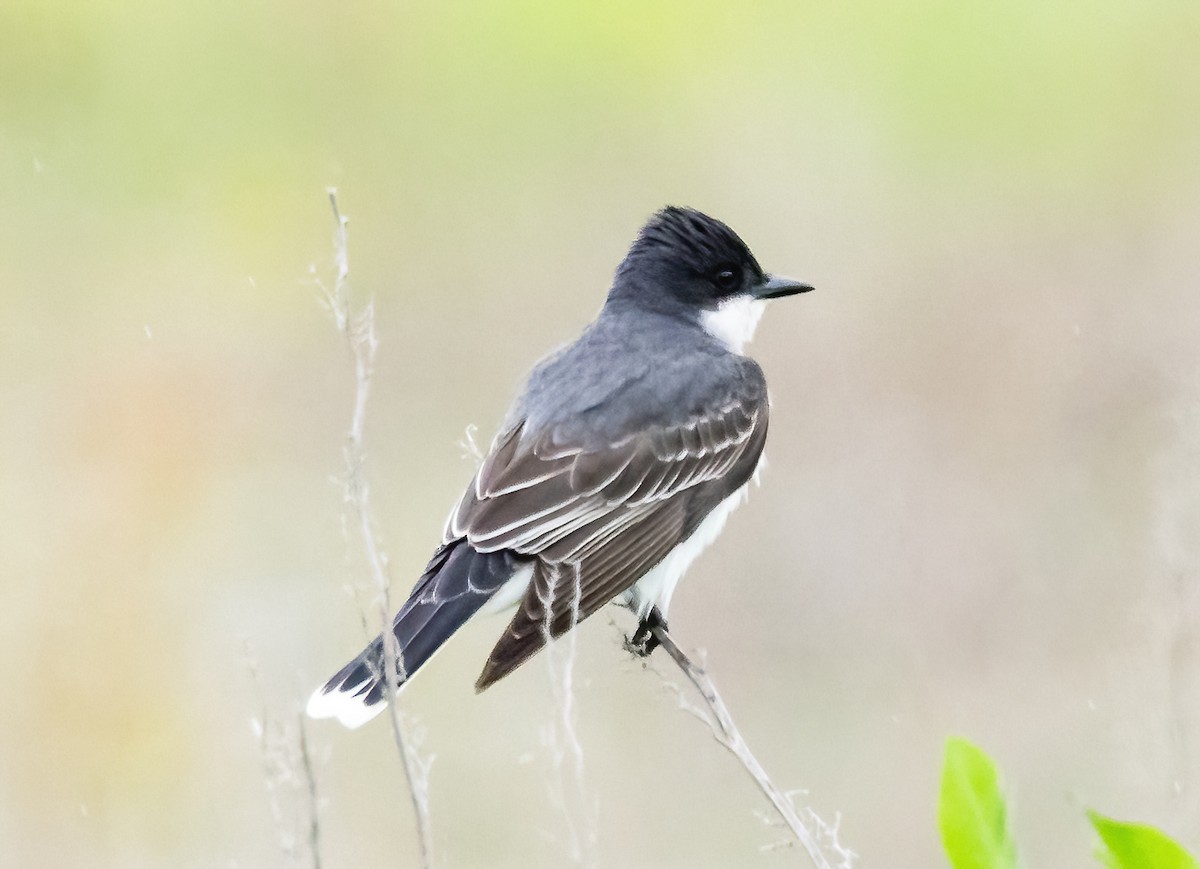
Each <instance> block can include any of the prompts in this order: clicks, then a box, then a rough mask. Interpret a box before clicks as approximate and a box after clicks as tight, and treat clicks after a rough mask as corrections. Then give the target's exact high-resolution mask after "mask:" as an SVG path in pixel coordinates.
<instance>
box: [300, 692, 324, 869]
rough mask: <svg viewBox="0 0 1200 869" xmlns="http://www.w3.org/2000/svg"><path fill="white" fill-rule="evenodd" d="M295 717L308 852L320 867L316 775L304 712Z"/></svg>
mask: <svg viewBox="0 0 1200 869" xmlns="http://www.w3.org/2000/svg"><path fill="white" fill-rule="evenodd" d="M296 717H297V724H296V727H297V728H298V729H299V732H300V768H301V769H302V770H303V771H304V782H305V784H306V785H307V788H306V790H307V792H308V853H309V854H310V855H311V856H312V867H313V869H321V827H320V823H319V821H318V817H317V808H318V800H317V776H316V774H315V773H314V772H313V764H312V754H311V753H310V752H309V750H308V730H307V729H306V728H305V726H304V713H303V712H301V713H300V714H299V715H297V716H296Z"/></svg>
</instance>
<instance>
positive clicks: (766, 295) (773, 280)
mask: <svg viewBox="0 0 1200 869" xmlns="http://www.w3.org/2000/svg"><path fill="white" fill-rule="evenodd" d="M812 290H813V287H810V286H809V285H808V284H802V283H800V282H799V281H793V280H792V279H791V278H781V277H779V276H777V275H763V279H762V281H761V282H760V283H759V284H758V285H757V286H755V287H754V288H752V289H751V290H750V292H751V294H752V295H753V296H754V298H756V299H778V298H780V297H781V296H794V295H796V294H797V293H808V292H812Z"/></svg>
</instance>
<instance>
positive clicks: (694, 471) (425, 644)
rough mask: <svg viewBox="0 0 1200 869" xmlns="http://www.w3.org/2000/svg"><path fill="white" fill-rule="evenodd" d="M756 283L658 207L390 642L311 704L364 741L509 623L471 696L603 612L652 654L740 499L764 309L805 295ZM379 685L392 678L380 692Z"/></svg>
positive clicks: (531, 390)
mask: <svg viewBox="0 0 1200 869" xmlns="http://www.w3.org/2000/svg"><path fill="white" fill-rule="evenodd" d="M811 289H812V287H810V286H808V285H807V284H802V283H799V282H798V281H793V280H790V279H788V278H781V277H776V276H774V275H770V274H766V273H765V272H763V270H762V268H760V267H759V265H758V262H757V261H756V260H755V259H754V256H753V254H751V253H750V250H749V249H748V248H747V247H746V245H745V243H744V242H743V241H742V240H741V239H740V238H738V236H737V235H736V234H735V233H734V232H733V230H731V229H730V228H729V227H728V226H726V225H725V224H724V223H721V222H720V221H719V220H714V219H713V218H711V217H708V216H706V215H704V214H701V213H700V212H698V211H693V210H692V209H688V208H676V207H669V208H665V209H663V210H662V211H660V212H658V213H657V214H656V215H654V217H652V218H651V219H650V221H649V222H648V223H647V224H646V225H645V226H644V227H643V228H642V231H641V232H640V233H639V234H638V237H637V240H636V241H634V243H633V245H632V247H630V249H629V253H628V254H627V255H626V257H625V259H624V261H623V262H622V263H621V265H620V266H619V267H618V268H617V272H616V276H615V278H614V280H613V284H612V288H611V289H610V290H609V292H608V298H607V300H606V301H605V303H604V307H603V308H602V309H601V311H600V314H599V316H597V317H596V320H595V322H593V323H592V324H591V325H590V326H588V327H587V328H586V329H585V330H584V332H583V334H582V335H581V336H580V337H579V339H578V340H577V341H575V343H573V344H571V345H569V346H567V347H564V348H562V349H561V350H559V351H557V352H555V353H553V354H551V355H550V356H549V357H547V358H546V359H544V360H543V361H542V362H540V363H538V365H537V366H536V367H535V368H534V369H533V371H532V372H531V373H530V374H529V376H528V378H527V379H526V381H525V386H524V389H523V390H522V391H521V393H520V395H519V396H518V397H517V399H516V401H515V402H513V405H512V408H511V409H510V410H509V412H508V415H507V417H506V418H505V420H504V423H503V424H502V425H501V427H500V432H499V434H497V435H496V438H495V440H494V441H493V442H492V447H491V450H490V451H489V452H488V455H487V457H486V458H485V459H484V460H483V464H482V465H480V467H479V470H478V471H477V472H476V474H475V479H474V480H472V481H471V484H470V486H468V487H467V491H466V493H465V494H464V495H463V497H462V500H461V501H459V503H458V506H456V507H455V508H454V510H453V511H452V512H451V514H450V518H449V519H448V520H447V522H446V530H445V533H444V534H443V537H442V544H441V546H439V547H438V549H437V551H436V552H435V553H434V554H433V558H432V559H431V560H430V562H429V565H428V566H427V567H426V568H425V573H424V574H422V576H421V578H420V579H419V580H418V581H417V584H416V586H415V587H414V588H413V591H412V594H411V595H410V596H409V598H408V600H407V601H406V602H405V604H404V606H403V607H401V608H400V612H399V613H397V614H396V617H395V619H394V620H393V621H392V632H393V634H394V635H395V638H396V641H397V642H396V644H395V645H394V646H393V649H395V648H398V649H399V654H398V656H397V655H396V654H393V655H392V657H393V658H398V666H396V667H395V668H394V670H393V669H392V668H386V667H385V651H384V645H383V638H382V636H381V637H377V638H376V639H375V640H374V641H373V642H372V643H371V644H370V645H369V646H367V648H366V649H365V650H364V651H363V653H362V654H360V655H359V656H358V657H357V658H355V659H354V660H353V661H351V662H350V663H349V664H347V665H346V666H345V667H343V668H342V669H341V670H339V671H338V673H337V675H335V676H334V677H333V678H332V679H330V680H329V682H327V683H326V684H325V686H324V687H323V688H320V689H318V690H317V691H316V693H314V694H313V696H312V699H311V700H309V703H308V714H309V715H311V716H313V717H315V718H327V717H336V718H338V719H339V720H340V721H341V722H342V723H343V724H345V725H347V726H349V727H357V726H358V725H360V724H362V723H363V722H365V721H367V720H368V719H370V718H372V717H373V716H374V715H376V714H377V713H378V712H379V711H381V710H382V709H383V708H384V705H385V704H384V699H385V698H384V691H385V683H386V682H391V683H394V684H393V685H392V687H393V688H394V689H395V690H398V689H399V688H400V687H401V686H402V685H403V684H404V682H405V681H406V680H407V679H409V678H411V677H412V676H413V674H415V673H416V672H417V670H418V669H420V667H421V666H422V665H423V664H424V663H425V662H426V661H428V660H429V658H430V657H432V655H433V654H434V652H436V651H437V650H438V649H439V648H440V647H441V646H442V644H443V643H445V642H446V640H448V639H449V638H450V636H451V635H452V634H453V633H454V632H455V631H457V630H458V629H459V628H461V627H462V626H463V624H464V623H466V621H467V620H468V619H470V618H472V617H473V616H475V615H478V614H480V613H495V612H505V611H509V612H511V611H512V610H513V609H514V608H515V610H516V612H515V614H514V615H513V616H512V620H511V621H510V622H509V624H508V628H507V629H506V630H505V631H504V634H503V635H502V636H501V637H500V640H499V641H498V642H497V643H496V646H495V648H493V649H492V653H491V655H490V656H489V657H488V660H487V663H486V664H485V665H484V667H483V672H482V673H481V674H480V676H479V680H478V681H477V682H476V683H475V689H476V691H482V690H483V689H485V688H487V687H488V686H489V685H491V684H493V683H494V682H496V681H498V680H499V679H502V678H504V677H505V676H507V675H508V674H509V673H511V672H512V671H513V670H514V669H516V668H517V667H519V666H520V665H521V664H523V663H524V662H525V661H527V660H528V659H529V658H530V657H532V656H533V655H534V654H535V653H536V652H537V651H538V650H539V649H541V648H542V647H543V646H544V645H546V643H547V642H548V641H549V640H550V639H552V638H556V637H559V636H561V635H562V634H564V633H566V632H567V631H568V630H570V629H571V628H572V627H574V626H575V625H576V624H577V623H578V622H580V621H581V620H583V619H585V618H587V617H588V616H590V615H591V614H592V613H594V612H596V611H597V610H598V609H600V608H601V607H602V606H604V604H606V603H609V602H610V601H620V602H623V603H625V604H626V605H628V606H629V608H630V609H632V610H633V611H634V612H635V613H636V614H637V617H638V620H639V628H638V631H637V633H635V634H634V637H633V639H632V641H631V642H632V643H633V644H634V645H635V647H637V648H638V649H639V650H640V651H641V653H643V654H648V653H649V651H650V650H652V649H653V647H654V641H653V638H652V637H651V634H650V632H651V629H652V628H653V626H654V625H655V624H665V614H666V612H667V607H668V606H669V604H670V602H671V596H672V594H673V593H674V591H675V584H676V583H677V582H678V581H679V578H680V577H681V576H682V575H683V573H684V571H685V570H687V568H688V566H689V565H690V564H691V563H692V561H693V560H694V559H695V558H696V556H697V555H699V554H700V552H701V550H703V549H704V548H705V547H706V546H708V544H710V543H711V542H712V541H713V540H714V539H715V538H716V536H717V534H718V533H719V532H720V531H721V528H722V526H723V525H724V524H725V520H726V518H727V517H728V516H729V514H730V512H731V511H732V510H733V509H734V508H735V507H736V506H737V505H738V504H739V503H741V501H742V500H743V498H744V497H745V490H746V484H747V482H748V481H749V480H750V478H751V477H752V476H753V475H754V472H755V469H756V468H757V467H758V464H759V460H760V458H761V457H762V451H763V444H764V442H765V441H766V438H767V416H768V408H769V401H768V399H767V383H766V380H765V379H764V377H763V373H762V369H761V368H759V367H758V363H756V362H755V361H754V360H752V359H750V358H748V357H747V356H745V355H743V350H744V349H745V345H746V342H747V341H749V340H750V337H751V335H752V334H753V332H754V327H755V326H756V325H757V323H758V320H759V317H760V316H761V315H762V311H763V308H764V306H765V302H766V300H767V299H774V298H778V297H780V296H790V295H794V294H796V293H803V292H807V291H808V290H811ZM385 671H392V672H394V676H392V677H390V678H386V679H385V678H384V673H385Z"/></svg>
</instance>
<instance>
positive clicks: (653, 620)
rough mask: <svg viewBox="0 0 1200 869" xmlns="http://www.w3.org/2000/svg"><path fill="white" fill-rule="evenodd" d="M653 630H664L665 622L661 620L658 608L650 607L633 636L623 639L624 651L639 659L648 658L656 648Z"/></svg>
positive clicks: (656, 643)
mask: <svg viewBox="0 0 1200 869" xmlns="http://www.w3.org/2000/svg"><path fill="white" fill-rule="evenodd" d="M655 628H662V629H663V630H666V629H667V620H666V619H665V618H663V614H662V613H661V612H659V609H658V607H651V608H650V612H648V613H646V617H645V618H644V619H642V620H641V621H640V622H639V623H638V627H637V630H636V631H634V632H633V636H632V637H626V638H625V649H626V650H627V651H629V652H630V653H631V654H634V655H636V656H637V657H639V658H646V657H649V655H650V653H651V652H653V651H654V650H655V649H657V648H658V637H656V636H654V629H655Z"/></svg>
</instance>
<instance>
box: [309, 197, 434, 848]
mask: <svg viewBox="0 0 1200 869" xmlns="http://www.w3.org/2000/svg"><path fill="white" fill-rule="evenodd" d="M328 193H329V203H330V205H331V206H332V208H333V216H334V218H335V220H336V221H337V230H336V235H335V236H334V266H335V274H334V281H333V287H332V289H330V288H327V287H325V286H323V285H320V284H319V285H320V286H321V288H322V289H323V290H324V291H325V302H326V305H327V306H328V307H329V310H330V312H331V313H332V315H333V318H334V323H335V324H336V325H337V328H338V331H339V332H341V333H342V334H343V335H344V336H345V337H346V343H347V347H348V349H349V351H350V356H351V359H352V360H353V362H354V412H353V415H352V417H351V420H350V430H349V432H348V434H347V438H346V445H345V448H344V450H343V453H344V457H345V463H346V470H345V477H344V486H345V499H346V504H347V506H348V507H349V509H350V510H351V512H352V513H353V517H354V520H355V522H356V524H357V525H358V531H359V536H360V537H361V539H362V543H363V550H364V554H365V556H366V560H367V565H368V568H369V569H370V572H371V576H372V579H373V580H374V582H375V586H376V588H377V589H378V592H379V601H380V603H379V608H380V613H381V621H382V625H383V655H384V669H385V673H383V674H381V675H382V676H383V678H384V684H385V685H388V684H398V683H399V682H402V681H403V676H404V662H403V659H402V658H403V656H402V655H401V653H400V649H399V648H398V644H397V643H396V638H395V635H394V634H393V633H392V631H391V630H390V629H389V623H390V619H391V611H392V607H391V595H390V592H389V586H390V584H389V581H388V579H389V577H388V558H387V554H386V553H385V552H384V551H383V547H382V546H381V545H380V543H379V539H378V536H377V535H376V533H375V522H374V519H373V516H372V513H371V504H370V488H369V485H368V483H367V479H366V472H365V467H366V458H367V452H366V447H365V446H364V439H363V431H364V427H365V423H366V414H367V399H368V398H369V397H370V393H371V376H372V374H373V373H374V370H375V354H376V351H377V350H378V348H379V341H378V339H377V338H376V335H375V306H374V304H373V302H370V301H368V302H367V303H366V304H365V305H364V306H363V307H362V309H361V310H355V309H354V307H353V305H352V304H351V302H350V258H349V246H348V243H347V234H346V223H347V221H346V218H345V217H344V216H343V215H342V213H341V210H340V209H339V208H338V203H337V191H336V190H335V189H332V188H330V189H329V191H328ZM384 697H385V699H386V701H387V703H388V711H389V713H390V715H389V717H390V718H391V723H392V736H393V738H394V740H395V743H396V749H397V751H398V752H399V753H400V758H401V760H402V761H403V763H404V776H405V780H406V783H407V785H408V792H409V796H410V798H411V800H412V806H413V812H414V814H415V816H416V821H417V835H418V840H419V842H420V848H421V865H422V866H423V867H425V869H432V867H433V865H434V860H433V831H432V824H431V818H430V813H429V770H430V767H431V765H432V763H433V757H432V756H430V757H428V758H425V757H422V755H421V753H420V751H419V742H420V738H419V732H417V729H416V728H410V727H408V726H407V724H406V722H405V720H404V716H403V714H402V713H401V711H400V708H399V706H398V704H397V703H396V700H395V695H394V694H393V693H392V692H391V691H386V690H385V691H384Z"/></svg>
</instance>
